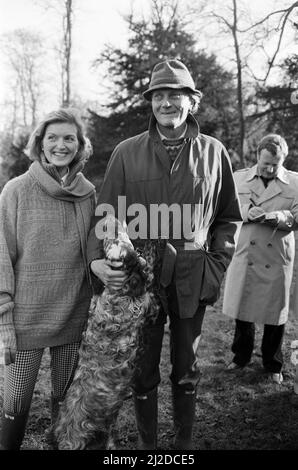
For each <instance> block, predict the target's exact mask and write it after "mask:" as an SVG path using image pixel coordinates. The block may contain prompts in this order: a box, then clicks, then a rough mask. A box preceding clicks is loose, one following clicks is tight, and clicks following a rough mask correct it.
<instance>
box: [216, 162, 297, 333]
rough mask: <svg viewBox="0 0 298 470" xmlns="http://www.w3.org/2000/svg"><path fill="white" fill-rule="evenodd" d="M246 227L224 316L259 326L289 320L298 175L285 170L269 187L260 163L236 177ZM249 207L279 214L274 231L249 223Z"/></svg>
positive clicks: (230, 277)
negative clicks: (257, 207) (260, 169)
mask: <svg viewBox="0 0 298 470" xmlns="http://www.w3.org/2000/svg"><path fill="white" fill-rule="evenodd" d="M234 178H235V182H236V186H237V189H238V194H239V197H240V202H241V210H242V217H243V224H242V227H241V228H240V233H237V238H238V237H239V238H238V241H237V247H236V251H235V254H234V257H233V260H232V262H231V264H230V266H229V268H228V270H227V276H226V282H225V290H224V299H223V313H224V314H226V315H228V316H230V317H232V318H235V319H239V320H243V321H249V322H253V323H258V324H261V325H265V324H266V325H282V324H284V323H285V322H286V321H287V318H288V311H289V296H290V286H291V281H292V275H293V262H294V256H295V239H294V232H293V230H295V229H297V222H298V173H296V172H292V171H288V170H286V169H285V168H284V167H281V168H280V169H279V171H278V174H277V177H276V178H275V179H274V180H272V181H271V182H270V183H269V184H268V186H267V187H266V188H265V185H264V183H263V182H262V180H261V178H260V177H259V176H258V171H257V165H255V166H254V167H252V168H249V169H244V170H239V171H236V172H235V173H234ZM251 205H256V206H259V207H261V208H262V209H263V210H264V211H265V212H272V211H278V214H279V216H280V222H279V223H278V225H277V226H276V227H274V226H271V225H268V224H266V223H265V222H262V223H256V222H255V223H254V222H250V221H249V220H248V218H247V213H248V210H249V208H250V207H251Z"/></svg>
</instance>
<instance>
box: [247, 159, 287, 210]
mask: <svg viewBox="0 0 298 470" xmlns="http://www.w3.org/2000/svg"><path fill="white" fill-rule="evenodd" d="M246 181H247V182H250V190H251V192H252V199H253V200H254V202H255V204H257V205H259V204H261V203H262V202H265V201H267V200H268V199H271V198H273V197H275V196H276V195H277V194H280V193H281V192H282V188H281V186H280V181H281V182H282V183H284V184H289V178H288V175H287V170H286V169H285V168H284V167H281V168H280V169H279V170H278V173H277V176H276V178H274V180H273V181H271V182H270V183H269V184H268V186H267V188H265V189H264V185H263V183H262V180H261V178H260V175H259V173H258V166H257V165H254V166H253V167H252V168H250V169H249V170H248V172H247V175H246Z"/></svg>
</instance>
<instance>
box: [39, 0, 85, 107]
mask: <svg viewBox="0 0 298 470" xmlns="http://www.w3.org/2000/svg"><path fill="white" fill-rule="evenodd" d="M36 3H38V4H39V5H40V6H42V7H43V8H44V9H45V10H49V9H52V10H54V11H55V12H56V14H57V16H58V17H59V18H60V20H61V25H62V27H61V39H60V41H59V43H58V44H55V46H54V49H55V50H56V52H57V54H58V58H59V63H60V76H61V105H62V106H65V107H67V106H69V105H70V104H71V103H72V93H71V57H72V36H73V23H74V10H75V3H76V2H75V0H36Z"/></svg>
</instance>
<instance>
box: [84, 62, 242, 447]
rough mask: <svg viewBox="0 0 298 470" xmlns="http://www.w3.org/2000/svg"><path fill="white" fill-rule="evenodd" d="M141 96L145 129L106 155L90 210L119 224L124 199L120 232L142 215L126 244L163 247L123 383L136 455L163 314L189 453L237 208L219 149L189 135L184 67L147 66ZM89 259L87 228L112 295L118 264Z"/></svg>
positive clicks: (146, 424) (152, 418) (151, 402)
mask: <svg viewBox="0 0 298 470" xmlns="http://www.w3.org/2000/svg"><path fill="white" fill-rule="evenodd" d="M144 97H145V99H146V100H148V101H149V102H151V106H152V112H153V114H152V117H151V120H150V124H149V130H148V131H146V132H143V133H142V134H140V135H137V136H135V137H132V138H130V139H128V140H126V141H124V142H122V143H120V144H119V145H118V146H117V147H116V149H115V150H114V152H113V155H112V157H111V159H110V162H109V164H108V167H107V171H106V175H105V178H104V181H103V185H102V188H101V192H100V195H99V201H98V202H99V205H101V206H102V207H104V206H103V204H110V205H111V206H112V207H113V208H115V215H116V216H118V217H119V210H118V211H117V210H116V208H117V205H118V202H119V196H122V197H123V196H125V203H126V207H127V212H126V222H127V223H128V226H129V224H130V222H132V212H133V210H132V209H133V208H135V207H136V204H138V208H139V211H141V212H142V213H143V217H142V218H141V219H140V220H141V221H140V223H139V230H140V237H139V239H137V240H135V241H134V243H135V245H136V246H138V247H140V246H142V244H144V242H145V238H146V237H147V236H148V237H150V238H151V239H157V238H158V237H163V238H164V237H165V236H166V238H167V239H168V244H167V248H166V250H165V255H164V260H163V268H165V267H166V268H167V269H164V270H163V269H162V273H163V272H164V273H166V275H164V276H163V274H162V275H161V278H160V284H161V289H162V290H161V298H162V299H163V308H162V310H161V312H160V314H159V316H158V319H157V321H156V322H155V324H154V325H151V326H149V325H148V327H146V328H145V331H144V332H143V335H144V341H143V342H142V344H143V348H142V351H141V352H140V354H139V363H138V365H137V367H136V371H135V378H134V383H133V390H134V403H135V412H136V420H137V427H138V432H139V443H138V447H139V449H155V448H156V445H157V387H158V384H159V382H160V373H159V362H160V354H161V348H162V341H163V334H164V324H165V322H166V320H167V312H168V315H169V322H170V334H171V363H172V370H171V375H170V379H171V383H172V395H173V416H174V427H175V431H176V434H175V441H174V447H175V448H176V449H191V448H192V446H193V444H192V428H193V422H194V416H195V401H196V395H195V391H196V386H197V383H198V380H199V375H200V373H199V367H198V362H199V352H198V343H199V338H200V334H201V326H202V322H203V317H204V313H205V308H206V305H208V304H212V303H214V302H215V301H216V300H217V298H218V297H219V291H220V284H221V281H222V278H223V275H224V272H225V270H226V268H227V266H228V264H229V263H230V260H231V257H232V255H233V253H234V249H235V244H234V234H235V232H236V229H237V225H238V224H239V221H241V214H240V206H239V202H238V196H237V194H236V190H235V185H234V180H233V176H232V171H231V165H230V160H229V156H228V154H227V151H226V150H225V148H224V146H223V145H222V144H221V143H220V142H219V141H217V140H216V139H214V138H211V137H208V136H206V135H203V134H201V133H200V132H199V127H198V124H197V121H196V120H195V118H194V117H193V115H192V111H193V110H194V109H195V108H196V107H197V105H198V103H199V101H200V98H201V92H200V91H199V90H197V89H196V88H195V84H194V81H193V79H192V77H191V75H190V73H189V71H188V69H187V68H186V67H185V65H184V64H183V63H182V62H180V61H179V60H167V61H164V62H161V63H159V64H157V65H156V66H155V68H154V69H153V72H152V77H151V81H150V85H149V88H148V89H147V90H146V91H145V92H144ZM157 205H159V207H160V209H162V210H163V211H164V209H165V207H166V208H170V209H171V210H169V211H168V213H167V212H166V211H164V212H163V216H162V217H160V218H159V222H156V220H157V219H156V218H154V221H152V217H151V218H150V212H151V215H152V212H153V210H154V209H156V206H157ZM142 208H144V210H143V211H142ZM122 209H123V208H122ZM122 209H121V211H122ZM178 209H179V210H178ZM98 213H100V211H98ZM144 213H145V215H146V217H145V218H144ZM181 214H182V218H180V216H181ZM166 215H168V217H166ZM165 219H166V222H165ZM182 219H183V220H182ZM182 228H183V233H182ZM167 230H168V233H166V235H165V233H163V232H164V231H167ZM99 252H100V241H99V240H98V239H97V238H96V235H95V230H93V231H92V232H91V234H90V237H89V262H90V265H91V270H92V272H93V274H95V275H96V276H97V277H98V278H99V279H100V280H101V281H102V282H103V283H104V284H106V285H109V286H111V287H114V288H117V287H119V286H120V285H121V284H122V282H123V280H124V277H125V275H124V274H123V272H122V271H121V270H120V269H117V266H118V268H119V265H117V264H116V265H115V264H114V265H113V266H109V265H108V264H107V262H106V261H105V260H102V259H96V258H99V257H100V256H99ZM165 299H166V301H165Z"/></svg>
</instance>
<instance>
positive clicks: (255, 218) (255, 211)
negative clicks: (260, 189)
mask: <svg viewBox="0 0 298 470" xmlns="http://www.w3.org/2000/svg"><path fill="white" fill-rule="evenodd" d="M265 217H266V212H265V211H264V210H263V209H262V208H261V207H258V206H253V207H251V208H250V209H249V211H248V214H247V218H248V220H250V222H263V220H264V219H265Z"/></svg>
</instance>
